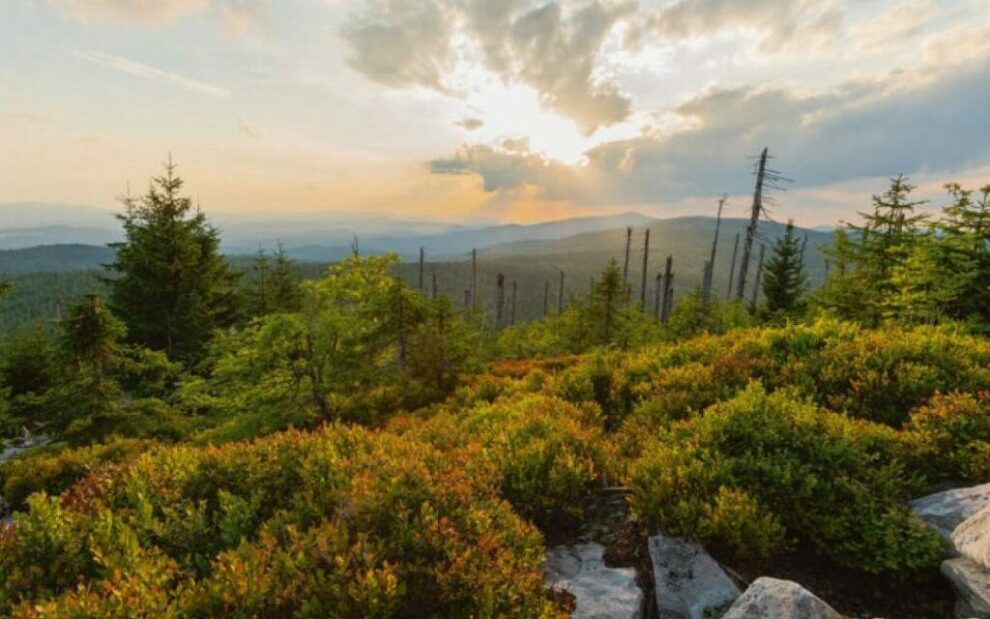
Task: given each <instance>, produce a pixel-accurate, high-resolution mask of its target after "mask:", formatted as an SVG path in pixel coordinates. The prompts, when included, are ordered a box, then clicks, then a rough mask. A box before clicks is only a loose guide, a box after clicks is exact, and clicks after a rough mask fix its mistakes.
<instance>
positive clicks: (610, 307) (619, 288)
mask: <svg viewBox="0 0 990 619" xmlns="http://www.w3.org/2000/svg"><path fill="white" fill-rule="evenodd" d="M628 305H629V287H628V286H626V284H625V282H623V281H622V271H621V270H620V269H619V264H618V262H616V261H615V260H614V259H613V260H611V261H609V263H608V265H607V266H606V267H605V270H604V271H603V272H602V275H601V277H600V278H599V279H597V280H596V281H595V283H594V286H593V287H592V293H591V298H590V299H589V303H588V308H587V311H588V317H587V318H588V322H589V324H590V325H591V333H590V334H589V335H591V337H592V338H594V339H595V340H596V343H598V344H602V345H607V344H611V343H612V342H615V341H616V340H617V339H618V335H619V334H620V333H621V331H622V327H623V324H624V319H625V310H626V308H627V307H628Z"/></svg>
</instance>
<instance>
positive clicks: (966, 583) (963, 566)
mask: <svg viewBox="0 0 990 619" xmlns="http://www.w3.org/2000/svg"><path fill="white" fill-rule="evenodd" d="M942 573H943V574H944V575H945V577H946V578H948V579H949V580H950V581H952V586H953V587H954V588H955V590H956V594H957V596H958V601H957V602H956V616H957V617H959V619H970V618H975V619H990V572H988V571H987V570H985V569H983V567H981V566H980V565H978V564H977V563H974V562H973V561H972V560H970V559H968V558H966V557H958V558H956V559H949V560H948V561H944V562H943V563H942Z"/></svg>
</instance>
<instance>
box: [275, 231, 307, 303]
mask: <svg viewBox="0 0 990 619" xmlns="http://www.w3.org/2000/svg"><path fill="white" fill-rule="evenodd" d="M270 279H271V283H270V285H269V288H270V290H271V298H272V305H273V306H274V311H277V312H298V311H299V309H300V308H301V307H302V288H300V286H299V284H300V282H301V280H302V277H301V276H300V274H299V267H298V266H296V263H295V261H294V260H292V259H291V258H289V256H288V254H286V253H285V248H284V247H282V242H281V241H279V242H278V248H277V249H276V250H275V266H274V268H273V269H272V272H271V277H270Z"/></svg>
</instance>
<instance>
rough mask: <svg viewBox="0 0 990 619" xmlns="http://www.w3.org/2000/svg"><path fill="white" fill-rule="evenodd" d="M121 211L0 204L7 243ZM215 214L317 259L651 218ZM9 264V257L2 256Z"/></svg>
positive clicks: (487, 241)
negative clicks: (457, 220)
mask: <svg viewBox="0 0 990 619" xmlns="http://www.w3.org/2000/svg"><path fill="white" fill-rule="evenodd" d="M114 213H115V211H112V210H109V209H106V210H105V209H98V208H92V207H76V206H59V205H51V204H0V249H22V248H28V247H36V246H39V245H65V244H83V245H106V244H107V243H111V242H114V241H118V240H120V239H121V235H122V233H121V227H120V222H118V221H117V220H116V219H115V218H114V217H113V215H114ZM210 220H211V222H212V223H213V224H214V225H216V226H217V227H218V228H219V229H220V230H221V234H222V238H223V250H224V252H226V253H228V254H253V253H255V252H256V251H257V250H258V248H259V247H263V248H267V249H271V248H273V247H274V246H275V245H276V244H277V243H278V242H279V241H281V242H282V243H283V245H284V246H285V248H286V250H287V251H288V252H289V254H290V255H291V256H292V257H294V258H296V259H298V260H305V261H313V262H330V261H335V260H339V259H341V258H342V257H344V256H346V255H347V254H348V253H350V251H351V246H352V244H353V243H354V241H355V239H356V240H357V243H358V245H359V247H360V248H361V249H362V250H363V251H367V252H371V253H380V252H385V251H394V252H398V253H399V254H401V255H402V256H404V257H412V256H415V255H417V254H418V253H419V248H420V247H425V248H426V251H427V252H428V253H429V254H430V255H431V256H434V257H452V256H457V255H460V254H463V253H466V252H469V251H471V249H473V248H479V249H480V248H483V247H488V246H491V245H495V244H498V243H508V242H514V241H523V240H532V241H538V240H555V239H562V238H566V237H568V236H573V235H576V234H581V233H585V232H593V231H598V230H608V229H612V228H620V227H624V226H640V225H645V224H646V223H648V222H650V221H654V220H652V219H650V218H648V217H645V216H643V215H640V214H637V213H624V214H621V215H612V216H605V217H579V218H573V219H565V220H562V221H553V222H547V223H540V224H534V225H515V224H512V225H495V226H487V225H457V224H449V223H443V222H432V221H418V220H403V219H395V218H389V217H381V216H373V215H363V214H355V213H280V214H277V215H257V214H244V215H234V214H228V213H219V214H216V215H211V217H210ZM0 270H2V264H0Z"/></svg>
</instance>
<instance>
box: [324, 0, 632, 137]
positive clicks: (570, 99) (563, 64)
mask: <svg viewBox="0 0 990 619" xmlns="http://www.w3.org/2000/svg"><path fill="white" fill-rule="evenodd" d="M635 15H636V3H635V2H632V1H629V0H622V1H614V0H601V1H592V2H585V3H568V4H567V6H566V8H565V6H564V5H563V4H560V3H556V2H549V3H546V4H542V5H540V6H537V7H535V8H534V7H530V6H529V5H528V3H526V2H523V1H522V0H504V1H492V0H423V1H421V2H408V1H407V0H388V1H386V2H375V3H373V4H372V5H371V6H369V7H367V8H366V9H365V10H364V11H362V12H359V13H357V14H356V15H355V16H354V18H353V20H352V22H351V23H350V24H349V25H348V26H347V27H346V28H345V29H344V33H343V34H344V37H345V39H346V40H347V42H348V43H349V44H350V47H351V52H352V54H351V56H350V65H351V66H352V67H353V68H354V69H355V70H357V71H359V72H360V73H362V74H364V75H365V76H367V77H368V78H370V79H372V80H375V81H377V82H379V83H382V84H385V85H387V86H391V87H396V88H402V87H408V86H425V87H428V88H433V89H435V90H438V91H440V92H444V93H448V94H454V93H455V92H457V91H458V89H459V86H458V85H457V84H451V83H450V78H451V73H452V72H453V70H454V68H455V67H456V66H457V63H458V62H459V60H463V59H464V58H466V57H469V56H470V54H471V52H472V51H473V49H474V48H478V49H480V55H481V58H480V61H481V64H482V66H483V67H484V68H486V69H488V70H490V71H492V72H494V73H495V74H497V75H498V76H499V77H500V78H501V79H503V80H505V81H506V82H508V83H522V84H526V85H528V86H531V87H533V88H534V89H536V90H537V92H539V94H540V97H541V100H542V101H543V104H544V105H545V106H546V107H547V108H549V109H552V110H555V111H556V112H558V113H560V114H562V115H564V116H567V117H568V118H571V119H573V120H574V121H575V122H577V123H578V125H579V126H580V128H581V130H582V131H584V132H585V133H592V132H594V131H595V130H596V129H598V128H599V127H601V126H608V125H612V124H615V123H618V122H622V121H623V120H626V119H627V118H628V117H629V114H630V112H631V109H632V105H631V101H630V100H629V98H628V97H627V96H625V95H624V94H622V93H621V92H620V89H619V87H618V85H617V84H616V83H615V82H614V81H612V80H610V79H607V78H603V77H602V76H600V75H598V74H596V60H597V58H598V55H599V53H600V51H601V49H602V46H603V45H604V43H605V40H606V38H607V36H608V35H609V34H610V33H611V32H612V30H613V28H614V27H615V26H616V25H617V24H618V23H620V22H621V21H622V20H624V19H626V18H630V17H633V16H635Z"/></svg>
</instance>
